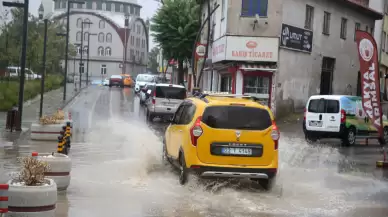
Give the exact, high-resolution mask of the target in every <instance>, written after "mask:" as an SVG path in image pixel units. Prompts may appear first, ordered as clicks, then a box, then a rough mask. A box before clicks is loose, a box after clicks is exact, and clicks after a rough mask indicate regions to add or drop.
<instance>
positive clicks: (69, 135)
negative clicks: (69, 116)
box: [65, 122, 72, 149]
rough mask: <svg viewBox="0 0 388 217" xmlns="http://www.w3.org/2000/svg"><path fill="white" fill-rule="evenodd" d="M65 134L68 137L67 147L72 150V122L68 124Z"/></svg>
mask: <svg viewBox="0 0 388 217" xmlns="http://www.w3.org/2000/svg"><path fill="white" fill-rule="evenodd" d="M65 134H66V136H67V146H68V148H69V149H70V147H71V145H70V143H71V137H72V133H71V123H70V122H67V123H66V128H65Z"/></svg>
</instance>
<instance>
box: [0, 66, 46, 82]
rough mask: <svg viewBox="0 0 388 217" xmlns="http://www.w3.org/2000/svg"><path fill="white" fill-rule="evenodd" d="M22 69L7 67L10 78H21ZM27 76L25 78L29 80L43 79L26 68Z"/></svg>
mask: <svg viewBox="0 0 388 217" xmlns="http://www.w3.org/2000/svg"><path fill="white" fill-rule="evenodd" d="M20 69H21V68H20V67H18V66H8V67H7V71H8V73H9V76H10V77H18V76H20V73H21V70H20ZM25 72H26V74H25V76H26V77H25V78H26V79H27V80H33V79H40V78H42V76H41V75H38V74H35V73H34V72H33V71H32V70H30V69H28V68H26V70H25Z"/></svg>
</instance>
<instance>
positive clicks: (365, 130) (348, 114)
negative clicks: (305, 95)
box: [303, 95, 388, 145]
mask: <svg viewBox="0 0 388 217" xmlns="http://www.w3.org/2000/svg"><path fill="white" fill-rule="evenodd" d="M383 119H384V120H383V125H384V140H385V141H388V122H387V121H386V118H385V117H384V118H383ZM303 131H304V134H305V138H306V140H307V141H316V140H318V139H321V138H338V139H341V141H342V144H344V145H354V144H355V142H356V139H358V138H375V139H377V138H378V133H377V129H376V128H375V127H374V125H373V124H372V123H371V121H370V120H369V118H368V117H367V115H366V113H365V111H364V109H363V107H362V98H361V97H359V96H344V95H316V96H311V97H310V99H309V100H308V101H307V104H306V107H305V110H304V120H303ZM385 141H381V140H379V142H380V143H381V144H384V143H385Z"/></svg>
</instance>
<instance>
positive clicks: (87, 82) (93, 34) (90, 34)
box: [86, 32, 97, 85]
mask: <svg viewBox="0 0 388 217" xmlns="http://www.w3.org/2000/svg"><path fill="white" fill-rule="evenodd" d="M96 35H97V34H95V33H90V32H89V33H88V53H87V59H86V85H89V53H90V51H89V50H90V47H89V46H90V36H96Z"/></svg>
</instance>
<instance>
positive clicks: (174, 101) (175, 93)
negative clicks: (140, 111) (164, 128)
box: [145, 84, 186, 121]
mask: <svg viewBox="0 0 388 217" xmlns="http://www.w3.org/2000/svg"><path fill="white" fill-rule="evenodd" d="M151 93H152V91H151V90H147V94H148V95H151ZM185 98H186V89H185V87H184V86H181V85H175V84H156V85H155V91H153V93H152V96H150V97H148V99H147V100H146V103H145V105H146V108H147V119H148V120H149V121H153V119H154V118H155V117H161V118H164V117H171V116H173V115H174V113H175V111H176V109H177V108H178V106H179V105H180V104H181V103H182V102H183V100H184V99H185Z"/></svg>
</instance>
